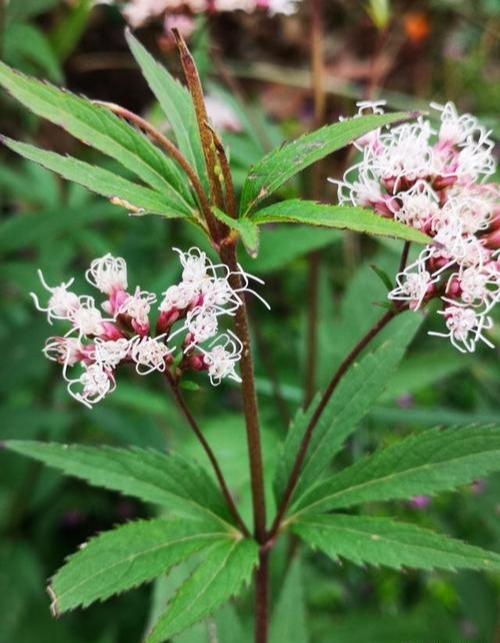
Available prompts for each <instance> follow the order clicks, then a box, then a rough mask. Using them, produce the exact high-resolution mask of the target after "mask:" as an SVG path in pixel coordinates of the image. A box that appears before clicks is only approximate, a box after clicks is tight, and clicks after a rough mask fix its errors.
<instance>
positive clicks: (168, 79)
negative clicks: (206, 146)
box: [125, 30, 208, 190]
mask: <svg viewBox="0 0 500 643" xmlns="http://www.w3.org/2000/svg"><path fill="white" fill-rule="evenodd" d="M125 36H126V38H127V42H128V45H129V47H130V50H131V52H132V54H133V56H134V58H135V60H136V61H137V64H138V65H139V67H140V68H141V71H142V73H143V75H144V78H145V79H146V81H147V83H148V85H149V87H150V89H151V91H152V92H153V94H154V95H155V96H156V98H157V100H158V102H159V103H160V106H161V108H162V110H163V112H164V114H165V117H166V118H167V120H168V122H169V123H170V124H171V125H172V130H173V133H174V136H175V139H176V141H177V145H178V146H179V149H180V151H181V152H182V154H183V155H184V157H185V158H186V160H187V161H188V163H189V164H190V165H191V167H192V168H193V169H195V170H196V172H197V174H198V177H199V178H200V180H201V182H202V185H203V186H204V187H205V189H206V190H208V179H207V176H206V168H205V160H204V156H203V150H202V147H201V138H200V132H199V129H198V123H197V120H196V114H195V111H194V107H193V102H192V100H191V96H190V95H189V92H188V91H187V90H186V89H185V88H184V87H183V86H182V85H181V84H180V83H179V82H178V81H177V80H175V78H173V76H171V75H170V74H169V72H168V71H167V70H166V69H165V67H163V65H160V64H159V63H158V62H157V61H156V60H155V59H154V58H153V57H152V56H151V54H150V53H149V52H148V51H147V50H146V49H145V48H144V47H143V46H142V45H141V43H140V42H139V41H138V40H137V38H135V37H134V36H133V35H132V34H131V33H130V31H128V30H127V31H126V33H125Z"/></svg>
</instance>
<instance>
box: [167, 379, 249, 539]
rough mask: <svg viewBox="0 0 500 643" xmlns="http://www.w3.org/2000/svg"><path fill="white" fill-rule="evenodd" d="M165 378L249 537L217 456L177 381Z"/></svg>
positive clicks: (242, 529)
mask: <svg viewBox="0 0 500 643" xmlns="http://www.w3.org/2000/svg"><path fill="white" fill-rule="evenodd" d="M166 379H167V381H168V383H169V385H170V388H171V390H172V393H173V395H174V398H175V401H176V402H177V404H178V406H179V408H180V409H181V411H182V413H183V415H184V417H185V418H186V420H187V422H188V424H189V426H190V428H191V429H192V431H193V433H194V434H195V435H196V437H197V439H198V441H199V443H200V444H201V446H202V448H203V450H204V451H205V453H206V454H207V457H208V459H209V460H210V464H211V465H212V468H213V470H214V473H215V477H216V478H217V482H218V483H219V486H220V489H221V491H222V494H223V496H224V499H225V500H226V503H227V506H228V509H229V511H230V512H231V515H232V516H233V518H234V520H235V522H236V525H237V526H238V528H239V529H240V531H241V533H242V534H244V536H246V537H249V536H250V532H249V531H248V529H247V527H246V525H245V523H244V522H243V520H242V518H241V516H240V514H239V511H238V509H237V508H236V505H235V503H234V500H233V497H232V496H231V492H230V491H229V488H228V486H227V484H226V480H225V478H224V474H223V473H222V470H221V468H220V465H219V463H218V461H217V458H216V457H215V454H214V452H213V451H212V448H211V446H210V445H209V444H208V442H207V440H206V438H205V436H204V435H203V433H202V431H201V429H200V427H199V426H198V423H197V422H196V420H195V418H194V416H193V414H192V413H191V411H190V410H189V408H188V406H187V404H186V401H185V400H184V397H183V396H182V394H181V392H180V390H179V387H178V386H177V383H176V382H175V380H174V379H173V377H172V376H171V375H170V373H166Z"/></svg>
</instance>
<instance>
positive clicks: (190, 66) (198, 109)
mask: <svg viewBox="0 0 500 643" xmlns="http://www.w3.org/2000/svg"><path fill="white" fill-rule="evenodd" d="M172 33H173V34H174V36H175V40H176V43H177V48H178V49H179V54H180V58H181V65H182V69H183V71H184V76H185V78H186V82H187V86H188V88H189V92H190V94H191V98H192V100H193V106H194V110H195V113H196V120H197V122H198V130H199V132H200V138H201V146H202V148H203V155H204V157H205V167H206V168H207V176H208V182H209V185H210V193H211V196H212V202H213V203H214V204H215V205H216V206H218V207H219V208H221V209H224V199H223V195H222V188H221V185H220V183H219V180H218V178H217V175H216V173H215V166H216V161H217V157H216V153H215V145H214V141H213V136H212V132H211V130H210V127H208V115H207V110H206V107H205V98H204V96H203V88H202V86H201V81H200V76H199V74H198V70H197V69H196V64H195V62H194V60H193V57H192V56H191V53H190V51H189V49H188V48H187V45H186V43H185V42H184V39H183V37H182V36H181V35H180V33H179V32H178V30H177V29H172ZM207 224H208V227H209V229H210V235H211V237H212V240H213V241H215V242H218V241H219V240H220V239H221V238H222V237H223V236H224V235H225V233H226V230H225V228H226V226H224V225H223V224H221V223H220V222H219V221H217V219H216V218H215V217H214V216H213V215H212V213H211V212H210V215H209V217H208V218H207Z"/></svg>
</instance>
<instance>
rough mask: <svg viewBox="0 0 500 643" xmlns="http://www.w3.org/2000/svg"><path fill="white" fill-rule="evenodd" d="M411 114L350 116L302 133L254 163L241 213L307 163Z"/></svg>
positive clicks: (246, 181) (246, 185) (244, 193)
mask: <svg viewBox="0 0 500 643" xmlns="http://www.w3.org/2000/svg"><path fill="white" fill-rule="evenodd" d="M410 116H411V115H410V114H406V113H403V112H396V113H394V114H377V115H369V116H361V117H358V118H351V119H348V120H345V121H341V122H340V123H335V124H334V125H327V126H326V127H323V128H321V129H319V130H316V131H315V132H311V133H310V134H305V135H304V136H301V137H300V138H298V139H296V140H295V141H291V142H289V143H286V144H285V145H283V146H282V147H279V148H276V149H274V150H273V151H272V152H270V153H269V154H267V155H266V156H265V157H264V158H263V159H262V160H261V161H259V162H258V163H257V164H256V165H254V166H253V167H252V168H251V169H250V172H249V174H248V176H247V178H246V180H245V183H244V185H243V190H242V194H241V203H240V214H241V215H242V216H246V215H247V214H248V213H249V212H250V210H252V209H253V208H255V206H256V205H257V204H258V203H260V201H262V200H263V199H265V198H266V197H268V196H269V195H271V194H272V193H273V192H275V191H276V190H277V189H278V188H280V187H281V186H282V185H283V184H284V183H286V182H287V181H288V180H289V179H291V178H292V176H294V175H295V174H297V173H298V172H301V171H302V170H304V169H305V168H306V167H309V165H312V164H313V163H315V162H316V161H319V160H320V159H322V158H324V157H325V156H328V154H331V153H332V152H335V151H336V150H339V149H341V148H342V147H345V146H346V145H348V144H349V143H352V142H353V141H355V140H356V139H357V138H359V137H360V136H363V135H364V134H366V133H367V132H370V131H371V130H374V129H376V128H377V127H382V126H383V125H388V124H390V123H394V122H396V121H400V120H402V119H405V118H409V117H410Z"/></svg>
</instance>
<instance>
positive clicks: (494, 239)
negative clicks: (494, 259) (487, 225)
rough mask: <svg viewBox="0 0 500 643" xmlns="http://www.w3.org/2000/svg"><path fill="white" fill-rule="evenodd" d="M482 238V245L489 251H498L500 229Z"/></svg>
mask: <svg viewBox="0 0 500 643" xmlns="http://www.w3.org/2000/svg"><path fill="white" fill-rule="evenodd" d="M483 238H484V245H485V246H486V247H487V248H490V250H498V248H500V228H498V229H497V230H493V232H490V234H488V235H486V236H485V237H483Z"/></svg>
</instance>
